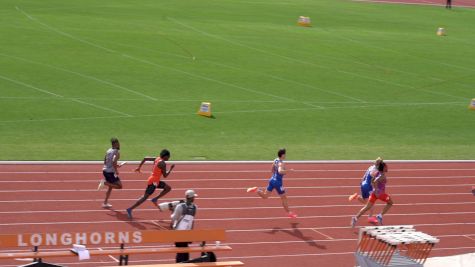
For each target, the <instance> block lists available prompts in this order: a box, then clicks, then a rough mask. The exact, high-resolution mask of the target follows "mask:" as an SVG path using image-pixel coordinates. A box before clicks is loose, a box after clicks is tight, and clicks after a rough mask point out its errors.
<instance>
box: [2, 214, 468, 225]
mask: <svg viewBox="0 0 475 267" xmlns="http://www.w3.org/2000/svg"><path fill="white" fill-rule="evenodd" d="M124 212H125V211H124ZM471 214H475V212H471V211H468V212H428V213H390V214H387V215H385V216H389V217H399V216H404V217H407V216H431V215H437V216H446V215H450V216H457V215H471ZM352 216H354V214H349V215H313V216H299V217H298V220H303V219H320V218H351V217H352ZM195 220H196V221H206V222H217V221H269V220H289V218H288V217H287V216H285V217H235V218H199V219H195ZM153 221H154V220H132V221H130V220H126V221H117V220H115V221H68V222H27V223H25V222H22V223H1V224H0V226H26V225H70V224H104V223H127V224H128V223H130V222H138V223H143V222H148V223H150V222H152V223H153ZM347 228H351V227H350V226H348V227H347ZM312 229H316V228H312Z"/></svg>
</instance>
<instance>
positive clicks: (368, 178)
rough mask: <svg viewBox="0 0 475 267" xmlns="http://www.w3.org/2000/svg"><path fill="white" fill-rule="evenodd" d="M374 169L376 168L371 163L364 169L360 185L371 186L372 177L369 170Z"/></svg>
mask: <svg viewBox="0 0 475 267" xmlns="http://www.w3.org/2000/svg"><path fill="white" fill-rule="evenodd" d="M374 170H376V166H375V165H372V166H370V167H369V168H368V170H366V172H365V174H364V176H363V180H362V181H361V185H362V186H369V187H372V186H371V179H372V178H373V177H372V176H371V172H373V171H374Z"/></svg>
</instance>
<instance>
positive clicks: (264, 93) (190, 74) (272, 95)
mask: <svg viewBox="0 0 475 267" xmlns="http://www.w3.org/2000/svg"><path fill="white" fill-rule="evenodd" d="M122 56H124V57H126V58H129V59H132V60H135V61H137V62H142V63H144V64H148V65H151V66H155V67H158V68H161V69H167V70H171V71H174V72H178V73H181V74H185V75H187V76H189V77H193V78H198V79H201V80H205V81H210V82H214V83H218V84H221V85H225V86H228V87H232V88H236V89H239V90H243V91H247V92H251V93H255V94H260V95H264V96H270V97H273V98H276V99H281V100H285V101H288V102H297V103H303V102H301V101H298V100H295V99H291V98H287V97H283V96H278V95H274V94H270V93H266V92H262V91H259V90H255V89H251V88H247V87H243V86H239V85H236V84H233V83H228V82H224V81H221V80H217V79H214V78H210V77H207V76H203V75H200V74H195V73H192V72H188V71H184V70H181V69H177V68H173V67H168V66H164V65H161V64H157V63H155V62H152V61H149V60H146V59H141V58H138V57H134V56H131V55H127V54H122ZM303 104H305V103H303ZM305 105H307V106H312V107H314V108H316V109H323V107H321V106H318V105H312V104H305ZM215 113H216V112H215ZM220 113H223V112H220ZM224 113H226V112H224Z"/></svg>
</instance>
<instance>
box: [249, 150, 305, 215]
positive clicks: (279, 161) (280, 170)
mask: <svg viewBox="0 0 475 267" xmlns="http://www.w3.org/2000/svg"><path fill="white" fill-rule="evenodd" d="M285 153H286V151H285V149H280V150H279V151H278V152H277V156H278V158H276V159H275V160H274V162H273V163H272V170H271V171H272V177H271V178H270V179H269V184H268V185H267V188H266V190H265V191H264V192H262V190H261V189H260V188H258V187H257V186H256V187H251V188H248V189H247V192H257V194H258V195H259V196H260V197H261V198H263V199H267V198H269V195H270V194H271V193H272V191H273V190H274V189H275V190H276V191H277V193H278V194H279V196H280V199H281V200H282V206H283V207H284V210H285V211H286V212H287V214H288V216H289V217H290V218H297V214H295V213H294V212H292V211H290V209H289V205H288V203H287V196H286V195H285V188H284V183H283V178H284V175H285V174H287V170H286V169H285V166H284V159H285Z"/></svg>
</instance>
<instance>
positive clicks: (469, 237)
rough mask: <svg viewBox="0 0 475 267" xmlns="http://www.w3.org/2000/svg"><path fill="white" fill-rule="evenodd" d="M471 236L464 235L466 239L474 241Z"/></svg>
mask: <svg viewBox="0 0 475 267" xmlns="http://www.w3.org/2000/svg"><path fill="white" fill-rule="evenodd" d="M471 236H473V235H464V237H466V238H468V239H470V240H472V241H475V238H472V237H471Z"/></svg>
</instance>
